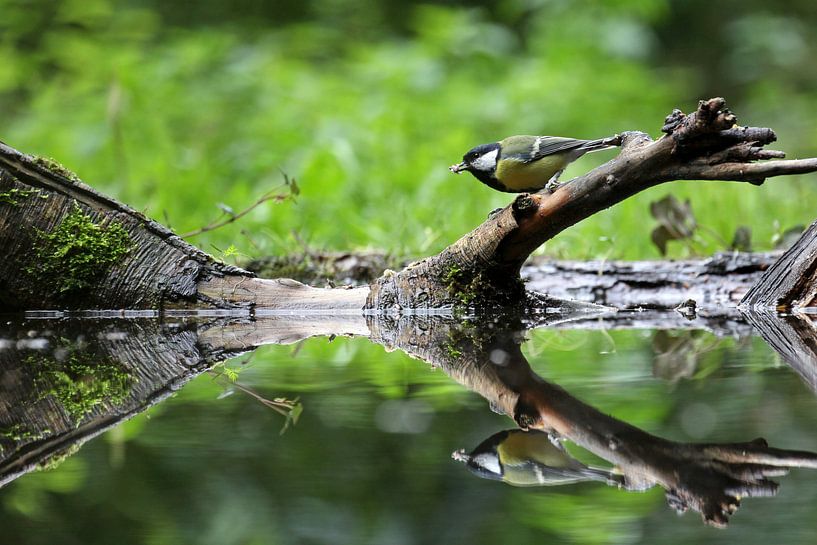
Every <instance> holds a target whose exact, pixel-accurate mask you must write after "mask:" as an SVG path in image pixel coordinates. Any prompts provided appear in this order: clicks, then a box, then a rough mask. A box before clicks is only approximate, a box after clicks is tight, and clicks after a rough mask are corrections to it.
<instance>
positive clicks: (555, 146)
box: [528, 136, 595, 162]
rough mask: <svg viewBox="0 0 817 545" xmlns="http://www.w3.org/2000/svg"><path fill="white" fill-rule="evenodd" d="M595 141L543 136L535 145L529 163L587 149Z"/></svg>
mask: <svg viewBox="0 0 817 545" xmlns="http://www.w3.org/2000/svg"><path fill="white" fill-rule="evenodd" d="M593 142H595V141H594V140H578V139H576V138H562V137H559V136H542V137H539V138H538V139H537V140H536V141H535V142H534V143H533V149H532V150H531V154H530V159H529V161H528V162H531V161H536V160H537V159H541V158H542V157H547V156H548V155H553V154H554V153H559V152H560V151H569V150H575V149H580V148H584V147H587V146H588V144H592V143H593Z"/></svg>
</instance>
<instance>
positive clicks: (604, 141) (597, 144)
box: [578, 134, 621, 153]
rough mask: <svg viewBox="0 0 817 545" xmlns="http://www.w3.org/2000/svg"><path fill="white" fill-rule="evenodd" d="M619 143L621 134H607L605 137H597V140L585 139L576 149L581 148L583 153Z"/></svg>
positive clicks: (618, 144)
mask: <svg viewBox="0 0 817 545" xmlns="http://www.w3.org/2000/svg"><path fill="white" fill-rule="evenodd" d="M620 145H621V135H620V134H614V135H613V136H608V137H607V138H599V139H598V140H587V141H586V142H585V143H584V144H582V145H581V146H580V147H579V148H578V149H580V150H582V151H583V152H584V153H590V152H592V151H599V150H603V149H607V148H612V147H615V146H620Z"/></svg>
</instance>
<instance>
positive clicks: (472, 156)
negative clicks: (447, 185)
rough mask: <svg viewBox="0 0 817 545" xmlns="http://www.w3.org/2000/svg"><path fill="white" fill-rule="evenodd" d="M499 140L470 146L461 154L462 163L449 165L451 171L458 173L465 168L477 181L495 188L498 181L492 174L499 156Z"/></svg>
mask: <svg viewBox="0 0 817 545" xmlns="http://www.w3.org/2000/svg"><path fill="white" fill-rule="evenodd" d="M500 152H501V149H500V146H499V142H493V143H491V144H482V145H480V146H477V147H475V148H472V149H470V150H469V151H468V153H466V154H465V155H463V156H462V163H459V164H456V165H451V167H450V170H451V172H454V173H457V174H459V173H460V172H462V171H465V170H467V171H468V172H470V173H471V174H473V175H474V176H475V177H476V178H477V179H478V180H479V181H481V182H482V183H484V184H487V185H489V186H491V187H494V188H496V185H497V184H498V181H497V179H496V177H495V176H494V173H495V172H496V165H497V163H498V162H499V156H500Z"/></svg>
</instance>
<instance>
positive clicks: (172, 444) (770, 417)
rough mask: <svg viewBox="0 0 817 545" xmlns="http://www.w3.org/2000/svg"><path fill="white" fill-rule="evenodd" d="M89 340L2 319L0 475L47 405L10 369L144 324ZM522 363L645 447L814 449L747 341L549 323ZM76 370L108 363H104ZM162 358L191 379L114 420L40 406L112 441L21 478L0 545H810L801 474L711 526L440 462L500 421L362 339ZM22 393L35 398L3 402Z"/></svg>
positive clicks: (810, 495)
mask: <svg viewBox="0 0 817 545" xmlns="http://www.w3.org/2000/svg"><path fill="white" fill-rule="evenodd" d="M90 323H91V322H89V321H86V322H82V323H80V325H77V324H73V325H71V326H68V325H66V323H65V321H56V322H52V321H37V320H28V321H25V322H12V321H9V322H6V331H5V333H4V334H3V335H2V337H3V341H2V344H0V363H2V365H3V366H2V367H0V387H2V388H3V390H2V395H3V397H2V398H0V425H2V426H4V430H5V432H6V435H7V437H6V440H5V442H0V445H2V446H3V447H4V449H5V451H6V453H5V455H6V456H7V457H8V456H9V453H10V452H11V451H12V450H13V449H15V448H17V446H15V442H14V441H13V440H12V439H10V438H9V436H11V435H14V433H11V432H10V430H12V431H15V430H16V433H17V436H18V437H17V443H25V444H28V445H29V447H27V448H31V446H30V445H36V444H38V443H37V442H38V441H42V440H44V438H43V437H41V438H28V439H26V438H21V437H19V436H20V432H21V430H23V428H21V427H19V426H18V427H17V428H13V426H14V425H15V423H17V424H19V423H20V422H24V421H25V419H26V418H30V417H31V411H34V410H35V409H36V408H37V407H41V406H45V405H46V404H48V403H52V402H53V401H54V400H53V399H52V398H53V397H54V396H56V395H58V394H56V393H55V391H54V390H44V389H43V388H44V387H43V386H42V385H41V384H40V383H39V382H38V380H40V379H38V378H37V376H42V375H36V376H35V378H34V379H32V380H29V381H28V382H27V379H22V378H20V376H22V375H21V374H22V373H23V372H24V371H23V370H24V369H26V368H31V367H36V365H38V364H37V362H36V361H35V360H32V359H30V358H29V359H27V360H25V358H24V360H25V361H23V362H22V363H21V362H20V355H21V354H22V355H23V356H26V355H27V356H26V357H29V356H31V355H32V354H35V355H36V354H43V353H53V352H54V351H55V350H56V351H57V352H58V353H60V354H63V355H62V358H63V359H62V361H65V358H66V356H65V355H64V351H65V350H69V351H70V350H73V349H74V347H76V346H78V345H79V346H80V347H83V348H87V347H88V346H91V347H92V346H93V345H94V342H96V341H94V339H97V340H98V339H104V340H105V342H106V343H109V345H111V346H123V343H126V342H127V339H128V338H132V337H136V336H138V335H139V334H146V335H148V336H151V335H155V333H156V329H155V327H156V324H155V323H154V321H153V320H142V321H136V322H131V323H128V322H125V321H123V320H107V321H103V322H94V323H93V325H89V324H90ZM610 327H611V328H612V327H613V324H611V325H610ZM194 329H195V331H196V333H198V334H199V337H198V339H199V340H198V341H196V342H197V343H199V344H201V342H202V341H201V337H202V328H201V327H200V324H199V325H198V326H195V327H193V326H191V325H190V324H189V323H186V322H179V323H177V324H173V327H170V328H169V329H168V328H166V327H165V328H164V329H163V331H164V332H165V333H167V332H168V331H171V332H172V333H173V335H176V337H172V338H170V340H168V338H164V337H163V340H162V342H158V344H157V345H158V346H161V347H162V349H164V348H166V347H167V345H168V344H172V345H174V346H177V345H179V344H180V343H181V341H180V340H179V339H182V338H183V335H182V334H181V333H180V332H184V334H185V335H186V334H187V332H189V331H191V330H194ZM211 331H212V330H211ZM154 341H155V339H154ZM152 342H153V341H152ZM196 342H194V344H196ZM66 347H71V348H66ZM61 350H62V352H61ZM179 350H180V353H183V352H184V351H185V350H188V349H187V348H184V347H183V348H182V349H179ZM447 350H448V352H450V353H452V354H453V355H454V356H457V354H456V349H455V348H448V349H447ZM522 352H523V354H524V355H525V356H526V357H527V360H528V362H529V363H530V366H531V368H532V369H533V371H534V372H535V373H536V374H537V375H539V376H540V377H542V378H544V379H545V380H547V381H548V382H550V383H555V384H558V385H560V386H561V387H562V388H564V389H565V390H567V392H569V393H570V394H571V395H572V396H575V397H576V398H578V399H581V400H582V401H584V402H585V403H587V404H589V405H592V406H593V407H595V408H596V409H598V410H599V411H601V412H602V413H606V414H611V415H613V416H615V417H616V418H618V419H620V420H623V421H626V422H627V423H629V424H631V425H633V426H636V427H638V428H641V429H643V430H645V431H647V432H649V433H651V434H654V435H657V436H660V437H664V438H666V439H671V440H674V441H681V442H741V441H749V440H751V439H753V438H755V437H764V438H765V439H766V440H768V442H769V444H770V445H772V446H774V447H777V448H782V449H796V450H811V451H817V431H815V430H817V399H815V393H814V391H812V389H811V388H810V387H809V386H808V385H807V382H806V381H804V380H803V379H802V378H801V377H800V376H799V375H798V374H797V373H795V372H794V371H792V370H791V368H790V367H789V366H788V365H787V364H786V363H785V362H783V361H782V360H781V358H780V357H779V356H778V355H777V354H776V353H775V352H774V351H773V350H772V349H771V348H769V347H768V346H767V345H766V344H765V343H764V342H763V341H762V340H761V339H760V338H758V337H750V336H743V337H735V336H716V335H713V334H711V333H709V332H706V331H702V330H694V329H693V330H661V331H657V330H649V329H623V330H615V329H608V328H605V327H604V325H603V324H602V326H601V327H596V328H595V329H575V330H574V329H566V328H564V327H563V326H562V327H561V328H559V329H551V328H540V329H536V330H533V331H529V332H528V333H527V340H526V341H525V342H524V344H523V345H522ZM129 353H131V352H129ZM93 354H94V357H95V358H96V360H97V361H109V360H108V359H106V358H107V354H108V353H104V354H103V350H102V349H101V348H100V349H97V350H96V352H94V353H93ZM140 354H141V355H140V356H138V357H136V358H135V359H134V361H136V360H139V361H140V362H141V363H142V364H144V365H146V366H147V369H148V371H147V372H146V373H145V374H144V375H138V379H139V381H140V382H139V386H138V387H137V386H133V385H132V384H131V385H130V386H129V387H131V388H134V389H138V388H141V387H143V386H145V385H146V384H147V381H148V380H149V378H148V377H149V375H150V371H149V370H150V368H151V365H152V363H151V361H149V360H150V358H151V357H152V356H150V352H149V351H147V352H144V353H140ZM452 354H450V355H452ZM188 355H189V354H188ZM15 358H16V359H15ZM208 358H210V363H212V360H213V356H212V353H210V354H209V355H208ZM216 359H217V358H216ZM179 361H180V360H179V359H178V357H177V359H176V360H174V362H175V364H178V365H179V369H184V368H185V367H184V366H185V365H187V366H188V367H187V368H188V369H190V373H189V375H191V376H192V375H196V376H195V377H194V378H192V379H191V380H189V382H187V383H186V384H185V385H184V386H183V387H181V384H180V383H179V384H175V385H174V386H173V388H171V389H172V390H176V391H175V393H170V390H171V389H166V391H164V393H163V394H162V395H164V394H168V393H170V397H169V398H167V399H166V400H164V401H161V402H159V403H155V404H152V406H150V408H148V409H147V410H145V411H144V412H141V413H139V414H137V415H136V416H133V417H132V418H127V415H126V414H124V413H125V412H127V411H125V410H124V409H123V408H122V407H125V406H126V405H127V404H128V403H129V401H127V400H126V399H119V400H117V401H115V402H112V401H111V400H110V399H101V400H100V401H99V404H98V405H96V406H94V407H91V408H90V409H87V410H88V411H89V412H87V413H86V414H84V415H79V417H78V418H74V417H76V416H78V415H77V414H75V415H73V417H72V416H71V415H67V412H66V411H65V410H64V409H60V411H62V412H60V413H59V414H56V413H55V412H54V411H55V410H54V409H53V407H51V406H50V405H49V407H51V408H47V409H45V410H46V412H49V411H50V412H49V415H50V416H48V418H52V419H53V422H54V424H52V425H50V426H51V427H50V428H49V429H48V431H47V432H45V433H41V435H43V436H45V435H48V434H57V430H56V427H55V426H59V425H60V423H62V425H64V427H65V431H64V432H62V433H67V434H69V435H70V434H71V433H76V432H75V431H72V430H80V429H82V426H83V425H84V424H83V422H87V421H91V420H93V419H95V418H99V419H103V418H108V419H113V424H114V425H113V427H112V428H111V429H108V431H105V432H104V433H102V434H101V435H99V436H97V437H95V438H93V439H91V440H90V441H88V442H87V443H85V444H84V445H83V446H82V447H81V448H80V449H79V451H78V452H77V453H76V454H73V455H71V456H69V457H67V458H66V459H65V460H64V461H62V462H61V463H60V464H59V465H58V467H56V468H55V469H51V470H48V471H40V470H34V471H27V472H26V473H25V474H23V475H21V476H19V477H17V478H13V479H11V480H9V481H8V482H7V484H6V485H5V486H4V487H3V488H0V529H2V530H1V531H0V543H9V544H12V543H15V544H16V543H20V544H23V543H25V544H29V543H30V544H39V543H49V544H50V543H64V544H71V543H84V544H88V543H105V544H108V543H146V544H164V543H167V544H178V543H197V544H218V545H229V544H256V543H257V544H267V543H281V544H289V543H331V544H365V543H372V544H415V543H444V544H457V543H463V544H465V543H468V544H476V543H486V544H488V543H492V544H493V543H546V542H551V543H582V544H594V543H599V544H602V543H605V544H606V543H679V544H681V543H684V544H688V543H734V542H740V543H767V542H770V541H773V542H777V543H804V544H805V543H809V544H810V543H813V542H814V541H815V536H817V471H814V470H810V469H794V470H792V472H791V473H790V474H789V475H788V476H783V477H780V478H776V480H778V481H779V482H780V483H781V487H780V491H779V493H778V494H777V496H776V497H774V498H744V499H743V502H742V505H741V507H740V509H739V510H738V512H737V513H736V514H735V515H734V516H733V517H731V521H730V524H729V527H728V528H727V529H715V528H711V527H709V526H706V525H704V524H703V522H702V520H701V517H700V516H699V515H698V514H697V513H694V512H691V511H690V512H688V513H686V514H685V515H683V516H679V515H677V514H676V513H675V511H674V510H672V509H670V508H669V507H668V505H667V501H666V499H665V495H664V491H663V490H662V489H661V488H660V487H658V486H656V487H653V488H651V489H649V490H647V491H645V492H632V491H626V490H620V489H617V488H615V487H609V486H605V484H603V483H598V482H582V483H578V484H571V485H565V486H558V487H556V486H554V487H531V488H518V487H513V486H509V485H507V484H505V483H503V482H500V481H496V480H489V479H481V478H478V477H477V476H475V475H474V474H473V473H472V472H470V471H468V470H467V469H466V467H465V466H464V465H463V464H461V463H458V462H457V461H454V460H452V458H451V453H452V452H453V451H455V450H457V449H465V450H466V451H470V450H471V449H473V448H474V447H476V446H477V445H478V444H479V443H481V442H482V441H483V440H484V439H486V438H488V437H489V436H491V435H492V434H494V433H496V432H498V431H501V430H504V429H511V428H514V427H515V423H514V421H513V420H512V419H511V418H509V417H508V416H503V415H500V414H496V413H495V412H493V411H492V410H491V409H490V408H489V406H488V402H487V401H486V400H485V399H484V398H483V397H481V396H480V395H478V394H476V393H474V392H472V391H469V390H468V389H467V388H465V387H464V386H462V385H460V384H458V383H457V382H455V381H454V380H452V378H451V377H450V376H449V375H448V374H447V373H446V372H445V370H444V369H436V368H434V367H432V366H431V365H430V364H429V363H427V362H424V361H420V360H417V359H413V358H411V357H409V356H407V355H406V354H405V353H403V352H402V351H400V350H395V351H392V352H387V351H386V350H385V349H384V347H383V346H381V345H379V344H374V343H373V342H371V341H370V340H369V339H367V338H362V337H357V338H348V337H338V338H335V339H334V340H333V341H332V342H329V341H328V339H327V338H326V337H317V338H311V339H307V340H303V341H300V342H297V343H294V344H289V345H285V346H277V345H272V346H262V347H261V348H258V349H257V350H255V352H252V353H247V354H243V355H241V356H238V357H235V358H233V359H231V360H227V361H226V362H225V363H221V364H219V365H217V366H216V368H215V370H214V371H213V372H200V371H201V370H202V369H205V368H206V367H207V365H208V364H200V365H198V366H196V364H194V363H191V362H186V363H184V364H180V363H178V362H179ZM128 365H132V363H128V364H127V365H126V366H125V367H126V368H127V366H128ZM224 367H227V368H229V370H228V371H227V372H225V370H224ZM29 370H30V369H29ZM83 380H86V381H90V380H91V379H89V378H87V377H86V378H85V379H83ZM165 382H171V381H170V380H169V379H168V380H167V381H165ZM21 385H22V386H21ZM26 385H28V386H26ZM26 387H28V388H30V389H31V391H32V392H34V393H33V394H32V393H31V392H29V393H28V394H26V393H23V394H19V392H18V393H17V394H14V393H13V390H15V389H17V390H18V391H19V389H20V388H26ZM247 390H249V393H248V391H247ZM44 392H50V393H44ZM15 396H16V397H15ZM49 396H50V397H49ZM256 396H260V397H261V398H263V399H267V400H273V399H275V398H286V399H288V400H290V401H293V400H296V399H297V403H298V404H299V405H298V407H299V409H301V410H302V412H301V413H300V415H299V418H298V419H297V422H296V423H295V424H294V425H289V426H288V427H287V429H286V430H285V431H283V433H282V428H283V427H284V425H285V422H286V417H285V416H283V415H282V414H279V412H276V411H275V410H274V409H273V408H270V407H269V406H268V405H266V404H264V403H262V402H261V401H259V399H258V397H256ZM154 401H155V399H154ZM151 403H153V401H150V402H148V403H146V404H147V405H150V404H151ZM117 406H118V407H119V409H117V408H116V407H117ZM110 407H113V409H110ZM75 410H86V409H75ZM117 411H119V412H117ZM55 414H56V416H55ZM100 415H101V416H100ZM106 415H107V416H106ZM118 419H126V421H124V422H120V423H118V424H117V423H116V422H117V420H118ZM106 422H107V421H106ZM12 428H13V429H12ZM51 428H54V429H51ZM23 431H24V430H23ZM571 452H574V453H575V454H576V455H577V456H579V457H580V458H582V460H583V461H585V462H587V463H590V462H593V463H594V464H595V465H605V462H604V461H603V460H600V459H599V458H598V457H595V456H593V455H592V454H589V453H581V452H580V451H579V450H576V449H573V450H571ZM606 465H608V466H609V464H606Z"/></svg>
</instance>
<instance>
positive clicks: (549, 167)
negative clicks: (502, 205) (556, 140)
mask: <svg viewBox="0 0 817 545" xmlns="http://www.w3.org/2000/svg"><path fill="white" fill-rule="evenodd" d="M566 155H567V154H556V155H548V156H546V157H542V158H541V159H539V160H537V161H533V162H531V163H523V162H522V161H520V160H518V159H512V158H507V159H502V160H500V161H499V164H498V165H497V167H496V173H495V174H494V175H495V176H496V178H497V180H499V181H500V182H502V185H504V186H505V187H507V188H508V189H512V190H516V191H524V190H538V189H542V188H543V187H545V184H547V183H548V181H549V180H550V178H551V177H552V176H553V175H554V174H556V173H557V172H558V171H560V170H561V169H563V168H564V167H565V166H567V164H568V161H567V160H566V159H567V157H566Z"/></svg>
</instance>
